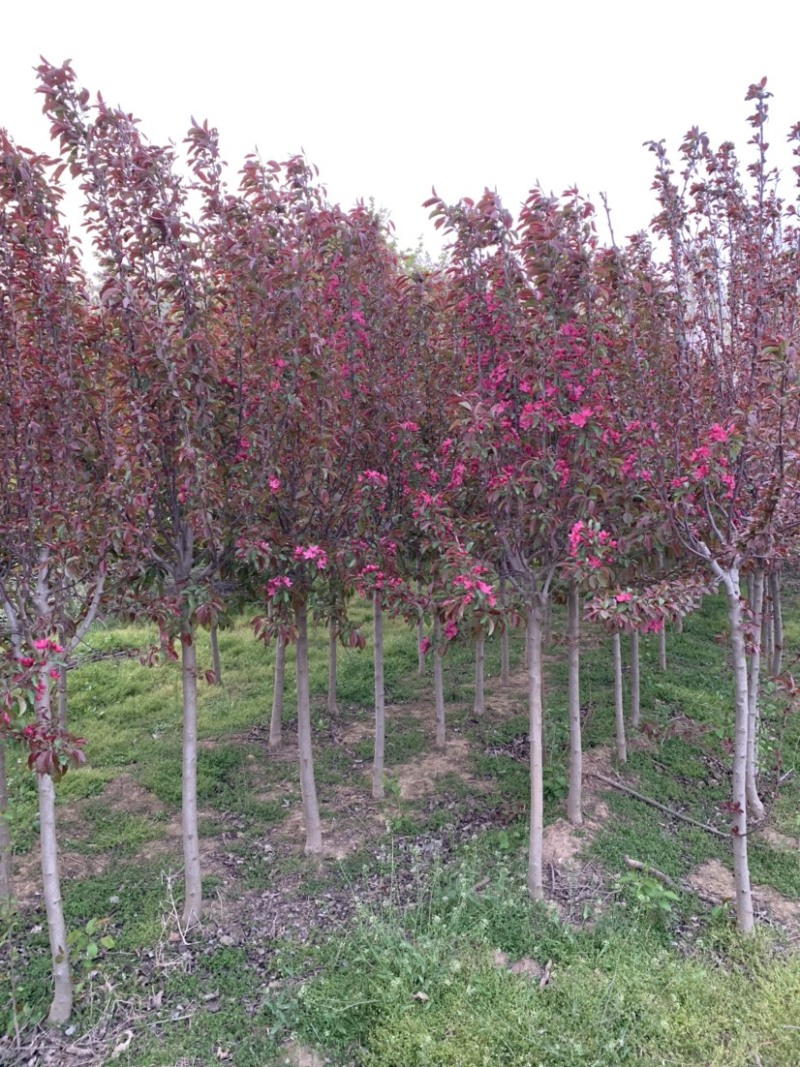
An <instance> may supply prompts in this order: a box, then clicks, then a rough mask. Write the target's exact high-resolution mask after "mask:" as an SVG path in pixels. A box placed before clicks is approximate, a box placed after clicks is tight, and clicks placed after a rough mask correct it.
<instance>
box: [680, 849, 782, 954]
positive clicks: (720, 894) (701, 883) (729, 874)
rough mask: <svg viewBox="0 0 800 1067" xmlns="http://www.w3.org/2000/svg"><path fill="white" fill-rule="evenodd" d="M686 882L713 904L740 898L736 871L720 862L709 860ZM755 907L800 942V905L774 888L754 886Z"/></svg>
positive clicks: (697, 868) (693, 872) (695, 870)
mask: <svg viewBox="0 0 800 1067" xmlns="http://www.w3.org/2000/svg"><path fill="white" fill-rule="evenodd" d="M686 881H687V883H688V884H689V885H690V886H691V888H692V889H694V890H695V892H696V893H697V894H698V895H699V896H700V897H701V898H702V899H703V900H706V901H708V902H709V903H712V904H721V903H723V902H724V901H727V900H731V901H732V900H733V899H734V897H735V895H736V887H735V883H734V879H733V871H730V870H728V868H727V867H726V866H725V865H724V864H722V863H720V861H719V860H709V861H708V862H707V863H703V864H701V865H700V866H699V867H696V868H695V869H694V870H693V871H692V873H691V874H690V875H689V876H688V877H687V879H686ZM753 906H754V908H755V910H756V912H757V913H759V916H760V917H764V916H766V917H767V918H771V919H772V920H773V922H776V923H777V924H778V925H779V926H782V927H783V928H784V929H785V930H786V933H787V934H788V935H789V938H790V940H791V941H792V942H798V941H800V901H798V900H789V899H787V898H786V897H785V896H783V895H782V894H781V893H779V892H778V891H777V890H776V889H773V888H772V886H768V885H754V886H753Z"/></svg>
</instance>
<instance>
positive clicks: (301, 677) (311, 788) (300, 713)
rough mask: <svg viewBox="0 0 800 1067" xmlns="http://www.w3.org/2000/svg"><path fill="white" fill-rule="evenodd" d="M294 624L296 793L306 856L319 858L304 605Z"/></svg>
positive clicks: (320, 841) (317, 810)
mask: <svg viewBox="0 0 800 1067" xmlns="http://www.w3.org/2000/svg"><path fill="white" fill-rule="evenodd" d="M295 622H296V624H297V645H296V649H295V651H296V656H297V744H298V749H299V754H300V792H301V794H302V797H303V821H304V822H305V824H306V848H305V851H306V855H307V856H321V855H322V824H321V823H320V818H319V804H318V803H317V786H316V782H315V781H314V755H313V752H312V748H311V694H310V690H309V682H308V612H307V607H306V602H305V601H302V603H301V604H299V605H298V606H297V607H296V608H295Z"/></svg>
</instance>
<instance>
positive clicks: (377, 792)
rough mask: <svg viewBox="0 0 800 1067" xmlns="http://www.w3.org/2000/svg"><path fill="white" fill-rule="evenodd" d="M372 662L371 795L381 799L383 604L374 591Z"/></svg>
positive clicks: (383, 734)
mask: <svg viewBox="0 0 800 1067" xmlns="http://www.w3.org/2000/svg"><path fill="white" fill-rule="evenodd" d="M373 640H374V642H375V643H374V649H373V662H374V668H375V754H374V758H373V761H372V795H373V797H374V798H375V799H376V800H382V799H383V754H384V748H385V743H386V704H385V699H386V698H385V692H384V685H383V605H382V604H381V594H380V592H379V591H376V593H375V596H374V600H373Z"/></svg>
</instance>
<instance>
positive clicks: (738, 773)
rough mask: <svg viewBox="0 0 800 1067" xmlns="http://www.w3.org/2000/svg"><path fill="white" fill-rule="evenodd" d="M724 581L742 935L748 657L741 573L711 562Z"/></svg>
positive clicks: (749, 911) (749, 924)
mask: <svg viewBox="0 0 800 1067" xmlns="http://www.w3.org/2000/svg"><path fill="white" fill-rule="evenodd" d="M712 567H713V569H714V571H715V572H716V574H717V575H718V576H719V577H720V578H721V579H722V582H723V584H724V586H725V594H726V598H727V601H728V622H729V624H730V631H731V652H732V656H733V678H734V708H735V743H734V754H733V791H732V796H731V801H732V804H733V808H734V811H733V827H734V833H733V874H734V880H735V882H736V925H737V927H738V929H739V930H740V931H741V932H742V933H743V934H749V933H750V932H751V931H752V929H753V900H752V895H751V889H750V867H749V863H748V858H747V736H748V730H747V724H748V699H747V655H746V652H745V638H744V625H743V621H742V604H741V600H740V592H739V571H738V568H736V567H731V568H729V569H724V570H723V568H721V567H720V566H719V564H717V563H715V562H712Z"/></svg>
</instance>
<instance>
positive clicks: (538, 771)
mask: <svg viewBox="0 0 800 1067" xmlns="http://www.w3.org/2000/svg"><path fill="white" fill-rule="evenodd" d="M542 606H543V605H542V600H541V597H540V596H539V595H538V594H535V595H534V599H533V601H532V602H531V603H529V604H528V606H527V612H526V614H527V631H526V633H527V643H528V718H529V727H528V728H529V743H530V764H531V823H530V835H529V841H528V892H529V893H530V895H531V897H532V898H533V899H534V900H541V899H542V898H543V897H544V881H543V877H542V838H543V835H544V793H543V788H542V754H543V745H542V718H543V715H542Z"/></svg>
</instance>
